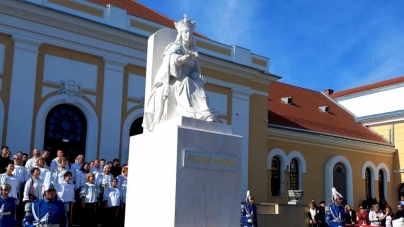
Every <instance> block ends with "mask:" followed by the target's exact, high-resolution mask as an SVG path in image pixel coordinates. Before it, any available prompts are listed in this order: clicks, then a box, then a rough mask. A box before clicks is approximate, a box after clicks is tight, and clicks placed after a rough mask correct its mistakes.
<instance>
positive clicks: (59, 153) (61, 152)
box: [50, 150, 69, 172]
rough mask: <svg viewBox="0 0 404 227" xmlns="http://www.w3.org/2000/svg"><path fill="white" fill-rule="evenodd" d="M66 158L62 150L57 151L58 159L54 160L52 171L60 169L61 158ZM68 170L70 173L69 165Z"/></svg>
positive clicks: (51, 166)
mask: <svg viewBox="0 0 404 227" xmlns="http://www.w3.org/2000/svg"><path fill="white" fill-rule="evenodd" d="M62 157H64V152H63V151H62V150H58V151H57V157H56V158H54V159H53V160H52V162H51V165H50V171H51V172H53V171H55V169H56V168H58V167H59V158H62ZM66 170H67V171H69V164H67V165H66Z"/></svg>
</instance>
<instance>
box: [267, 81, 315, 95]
mask: <svg viewBox="0 0 404 227" xmlns="http://www.w3.org/2000/svg"><path fill="white" fill-rule="evenodd" d="M272 83H280V84H283V85H286V86H289V87H295V88H297V89H302V90H307V91H312V92H316V93H321V91H316V90H313V89H309V88H304V87H299V86H297V85H293V84H287V83H284V82H280V81H274V82H272ZM272 83H271V84H272Z"/></svg>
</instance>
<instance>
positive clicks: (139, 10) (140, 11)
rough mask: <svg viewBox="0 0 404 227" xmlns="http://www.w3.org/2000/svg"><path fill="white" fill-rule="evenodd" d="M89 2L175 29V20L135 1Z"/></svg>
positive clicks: (200, 35) (99, 0) (104, 0)
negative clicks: (116, 8)
mask: <svg viewBox="0 0 404 227" xmlns="http://www.w3.org/2000/svg"><path fill="white" fill-rule="evenodd" d="M87 1H89V2H93V3H96V4H98V5H102V6H106V5H108V4H111V5H114V6H116V7H119V8H121V9H124V10H126V12H127V13H128V14H130V15H132V16H135V17H139V18H142V19H145V20H148V21H151V22H154V23H156V24H160V25H163V26H166V27H169V28H174V29H175V27H174V20H172V19H170V18H168V17H166V16H164V15H162V14H160V13H158V12H156V11H154V10H152V9H150V8H148V7H146V6H144V5H142V4H140V3H139V2H136V1H134V0H87ZM195 35H197V36H199V37H202V38H207V37H206V36H204V35H202V34H200V33H197V32H195Z"/></svg>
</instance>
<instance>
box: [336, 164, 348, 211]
mask: <svg viewBox="0 0 404 227" xmlns="http://www.w3.org/2000/svg"><path fill="white" fill-rule="evenodd" d="M346 181H347V179H346V169H345V165H344V164H342V163H341V162H338V163H337V164H335V166H334V169H333V184H334V187H335V189H337V191H338V192H339V193H340V194H341V195H342V196H345V197H344V198H343V200H342V203H343V204H344V205H345V204H346V196H347V182H346Z"/></svg>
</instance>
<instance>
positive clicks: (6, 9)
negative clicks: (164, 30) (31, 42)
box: [0, 1, 147, 51]
mask: <svg viewBox="0 0 404 227" xmlns="http://www.w3.org/2000/svg"><path fill="white" fill-rule="evenodd" d="M7 2H8V3H10V2H11V3H14V4H24V5H21V7H23V8H24V9H21V8H16V7H15V6H12V5H10V4H8V3H7ZM29 10H32V11H29ZM54 12H55V11H53V10H50V9H45V8H41V7H38V6H33V5H30V4H26V3H20V2H18V1H1V2H0V13H3V14H6V15H10V16H14V17H18V18H22V19H25V20H29V21H33V22H36V23H40V24H44V25H48V26H52V27H56V28H60V29H64V30H67V31H71V32H74V33H78V34H82V35H86V36H89V37H93V38H97V39H101V40H104V41H108V42H112V43H116V44H120V45H123V46H127V47H131V48H134V49H138V50H142V51H147V40H146V38H144V39H145V40H144V42H141V41H135V40H132V39H131V38H133V34H131V35H130V36H131V37H122V36H119V35H116V34H117V33H120V34H123V35H125V33H128V34H130V32H128V31H119V30H117V29H114V28H110V27H108V26H106V25H101V24H97V23H94V22H91V21H87V20H83V19H81V18H77V17H75V16H70V15H68V14H65V13H64V14H63V17H69V18H68V19H66V20H63V19H59V18H60V14H59V15H58V16H56V15H54ZM52 16H53V17H52ZM83 21H84V23H83ZM87 23H90V24H88V25H87V26H85V25H86V24H87ZM137 36H138V35H137Z"/></svg>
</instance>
